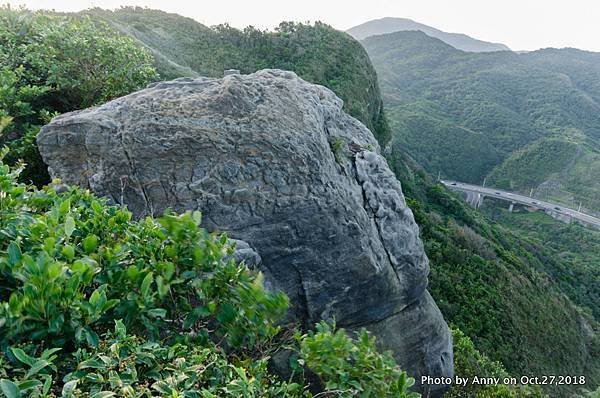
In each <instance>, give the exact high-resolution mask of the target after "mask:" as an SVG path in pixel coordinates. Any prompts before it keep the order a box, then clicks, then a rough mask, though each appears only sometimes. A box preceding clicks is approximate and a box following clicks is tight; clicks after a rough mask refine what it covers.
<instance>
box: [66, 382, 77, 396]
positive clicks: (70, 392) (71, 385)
mask: <svg viewBox="0 0 600 398" xmlns="http://www.w3.org/2000/svg"><path fill="white" fill-rule="evenodd" d="M78 381H79V380H71V381H68V382H66V383H65V385H64V386H63V389H62V396H63V398H70V397H72V396H73V391H75V388H76V387H77V382H78Z"/></svg>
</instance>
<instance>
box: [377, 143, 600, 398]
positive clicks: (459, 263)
mask: <svg viewBox="0 0 600 398" xmlns="http://www.w3.org/2000/svg"><path fill="white" fill-rule="evenodd" d="M388 161H389V162H390V165H391V166H392V168H393V170H394V171H395V173H396V175H397V176H398V178H399V180H400V181H401V183H402V189H403V191H404V193H405V195H406V197H407V203H408V204H409V206H411V208H412V210H413V213H414V215H415V218H416V220H417V223H418V224H419V225H420V227H421V236H422V239H423V240H424V243H425V250H426V252H427V255H428V256H429V259H430V261H431V274H430V277H429V280H430V290H431V293H432V296H433V297H434V298H435V300H436V302H437V304H438V306H439V307H440V309H441V310H442V313H443V314H444V317H445V318H446V320H448V322H451V323H453V324H455V325H456V326H457V327H458V328H460V330H461V331H462V332H464V334H465V335H466V336H469V337H470V338H471V339H472V341H473V344H474V347H475V348H476V349H477V350H479V351H480V352H481V353H482V354H484V355H485V356H487V357H489V358H490V359H491V360H493V361H498V362H500V363H501V364H502V365H503V366H504V367H505V368H506V370H507V371H508V372H509V373H510V374H511V375H513V376H520V375H524V374H534V375H544V374H577V375H585V376H586V377H587V379H586V380H587V383H586V385H585V386H562V387H548V386H546V390H547V392H548V393H549V394H551V396H571V395H572V394H573V393H574V391H578V390H579V391H583V390H584V389H588V390H590V389H591V390H593V389H595V388H597V387H598V385H599V383H600V361H599V360H598V358H600V325H599V324H598V320H599V318H597V310H596V309H597V308H599V307H600V301H598V297H597V296H594V295H593V294H590V293H592V292H594V291H595V290H597V289H596V287H595V286H596V282H594V281H597V278H598V273H599V270H598V267H597V263H594V262H590V263H587V264H586V261H587V260H593V258H594V257H597V248H598V246H597V243H594V242H595V238H591V236H595V235H589V236H588V235H583V236H587V238H586V239H588V242H589V245H588V246H582V247H581V248H580V250H581V253H582V254H581V255H580V256H584V257H585V259H582V258H581V257H578V258H577V257H576V256H575V255H572V256H573V257H570V256H567V255H565V256H557V255H556V254H557V251H556V250H555V249H553V248H551V247H548V246H547V244H546V242H545V241H544V240H543V239H544V238H549V235H550V234H552V232H547V234H548V235H547V236H546V237H544V236H539V237H538V238H537V239H531V238H521V237H520V236H519V235H518V234H516V233H514V232H512V231H511V230H510V229H508V228H506V227H504V226H502V225H500V224H495V223H492V222H490V221H489V220H488V219H487V218H486V217H485V216H483V215H481V214H480V213H478V212H476V211H475V210H473V209H471V208H469V207H468V206H467V205H466V203H465V202H464V201H462V200H461V199H460V198H458V197H456V196H455V195H454V194H451V193H449V192H448V191H447V190H445V189H444V188H443V187H442V186H441V185H439V184H436V182H435V181H434V180H433V179H432V178H431V177H430V176H429V175H428V174H427V173H426V172H425V171H424V170H423V169H421V168H420V167H419V166H417V165H416V164H415V163H414V161H412V160H411V159H410V157H409V156H408V155H406V154H405V152H403V148H402V147H400V146H399V145H397V146H394V147H393V150H392V153H391V155H389V156H388ZM517 232H519V231H518V230H517ZM557 233H559V232H557ZM573 238H575V239H576V238H577V237H576V236H573ZM576 242H577V241H573V242H572V244H573V245H577V243H576ZM573 250H575V249H573ZM567 275H568V276H569V277H568V278H567V277H565V276H567ZM576 304H578V305H580V306H581V307H583V308H580V307H579V306H578V305H576ZM456 349H457V346H456V342H455V350H456ZM459 358H460V357H457V360H456V361H455V364H458V363H460V359H459ZM516 396H520V395H519V393H517V395H516Z"/></svg>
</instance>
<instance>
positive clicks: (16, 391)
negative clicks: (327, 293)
mask: <svg viewBox="0 0 600 398" xmlns="http://www.w3.org/2000/svg"><path fill="white" fill-rule="evenodd" d="M5 153H6V150H4V151H3V152H2V153H1V154H0V192H1V194H0V216H1V217H0V237H1V240H0V349H1V351H0V389H1V390H2V391H3V393H4V395H6V396H7V397H9V398H12V397H24V396H32V397H48V396H59V395H60V396H63V397H74V396H92V397H111V396H124V397H151V396H171V397H203V398H208V397H220V396H239V397H282V396H286V397H310V396H311V393H310V392H309V390H308V385H307V384H308V383H307V382H306V381H305V380H304V371H305V370H306V371H310V372H313V373H315V374H317V375H318V376H319V377H320V379H321V381H322V384H323V386H324V388H325V391H324V392H323V394H327V396H340V397H349V396H362V397H370V396H373V397H375V396H377V397H380V396H381V397H383V396H394V397H396V396H405V395H406V394H407V393H406V388H408V387H410V386H411V385H412V382H413V381H412V380H411V379H408V377H407V376H406V374H405V373H403V372H401V371H400V370H399V369H398V367H397V365H396V364H395V363H394V361H393V359H392V358H391V357H390V356H389V355H388V354H384V355H381V354H379V353H377V351H376V350H375V346H374V341H373V339H372V338H370V337H369V336H368V334H367V333H366V332H362V333H361V334H360V335H359V339H358V340H357V341H353V340H352V339H351V338H350V337H348V336H347V335H346V334H345V333H344V332H343V331H334V330H333V329H332V328H330V327H329V326H327V325H326V324H320V325H318V326H317V332H316V333H313V332H309V333H308V335H305V336H302V335H300V334H299V333H296V335H297V338H298V340H297V342H291V343H288V342H286V341H285V339H284V338H283V337H281V336H279V335H278V333H279V332H280V330H282V327H281V326H278V323H279V322H280V321H281V320H282V317H283V315H284V313H285V310H286V308H287V305H288V300H287V297H286V296H285V295H284V294H282V293H271V292H268V291H266V290H265V289H264V288H263V286H262V276H261V274H260V273H257V272H255V271H251V270H249V269H248V268H247V267H246V266H245V265H244V264H243V263H241V264H240V263H235V262H234V261H233V260H232V259H231V252H232V250H233V247H232V245H231V244H230V243H229V242H228V240H227V237H226V236H225V235H215V234H209V233H207V232H206V231H205V230H203V229H202V228H200V227H199V223H200V214H199V213H197V212H193V213H185V214H182V215H174V214H169V213H167V214H165V215H163V216H161V217H160V218H158V219H156V220H154V219H151V218H146V219H143V220H140V221H133V220H132V219H131V213H129V212H128V211H127V210H126V209H124V208H120V207H116V206H108V205H107V204H106V203H105V202H104V201H102V200H100V199H97V198H96V197H94V196H93V195H92V194H91V193H90V192H89V191H85V190H80V189H77V188H72V189H70V190H68V191H65V192H61V193H59V192H57V190H56V189H55V188H53V186H50V187H45V188H44V189H36V188H33V187H30V186H27V185H25V184H23V183H19V182H18V178H19V173H20V172H21V171H22V167H21V168H11V167H9V166H8V165H5V164H3V163H2V161H1V159H2V156H3V155H4V154H5ZM292 333H293V330H287V333H286V335H290V334H292ZM282 349H291V350H293V351H297V352H298V354H297V355H296V356H295V358H297V361H296V364H298V363H302V364H305V365H306V366H305V368H302V367H298V366H296V367H295V371H294V372H293V374H292V375H291V378H290V380H288V381H283V380H281V379H280V378H279V377H278V376H276V375H273V374H271V373H269V372H268V370H267V369H268V368H267V365H268V363H269V360H270V356H271V354H272V353H275V352H277V351H279V350H282ZM336 366H337V367H339V368H338V369H335V367H336ZM397 394H404V395H397ZM406 396H409V395H406Z"/></svg>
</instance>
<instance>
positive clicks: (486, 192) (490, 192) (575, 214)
mask: <svg viewBox="0 0 600 398" xmlns="http://www.w3.org/2000/svg"><path fill="white" fill-rule="evenodd" d="M440 182H441V183H442V184H444V185H445V186H447V187H448V188H450V189H455V190H458V191H463V192H466V193H467V195H469V193H475V194H481V195H483V196H487V197H491V198H497V199H502V200H506V201H509V202H513V203H520V204H524V205H528V206H531V207H536V208H538V209H542V210H545V211H548V212H552V213H555V214H559V215H563V216H568V217H571V218H574V219H576V220H579V221H582V222H584V223H586V224H590V225H593V226H595V227H597V228H600V218H596V217H593V216H590V215H588V214H585V213H581V212H579V211H577V210H573V209H569V208H568V207H564V206H562V205H558V204H556V203H550V202H545V201H543V200H539V199H535V198H530V197H529V196H524V195H521V194H517V193H513V192H508V191H503V190H500V189H495V188H485V187H482V186H479V185H472V184H465V183H463V182H458V181H448V180H441V181H440Z"/></svg>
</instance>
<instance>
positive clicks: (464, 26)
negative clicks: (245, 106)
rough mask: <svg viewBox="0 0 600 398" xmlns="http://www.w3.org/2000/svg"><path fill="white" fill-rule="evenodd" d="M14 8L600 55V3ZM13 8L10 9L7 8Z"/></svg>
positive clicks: (244, 2) (26, 0) (63, 3)
mask: <svg viewBox="0 0 600 398" xmlns="http://www.w3.org/2000/svg"><path fill="white" fill-rule="evenodd" d="M8 2H9V3H10V4H12V5H19V4H25V5H26V6H28V7H29V8H34V9H38V8H50V9H56V10H61V11H78V10H81V9H85V8H89V7H102V8H117V7H119V6H121V5H139V6H147V7H150V8H159V9H161V10H164V11H169V12H176V13H178V14H182V15H185V16H188V17H192V18H194V19H196V20H197V21H199V22H202V23H204V24H207V25H215V24H219V23H223V22H228V23H229V24H230V25H232V26H235V27H244V26H247V25H254V26H256V27H259V28H263V29H264V28H272V27H274V26H276V25H277V24H278V23H279V22H281V21H283V20H293V21H302V22H304V21H316V20H320V21H323V22H327V23H329V24H331V25H333V26H334V27H336V28H338V29H343V30H345V29H348V28H350V27H352V26H354V25H358V24H360V23H362V22H365V21H368V20H370V19H374V18H381V17H402V18H410V19H414V20H415V21H418V22H421V23H424V24H427V25H431V26H433V27H436V28H438V29H441V30H444V31H447V32H459V33H466V34H468V35H470V36H473V37H476V38H478V39H482V40H488V41H494V42H501V43H504V44H506V45H508V46H509V47H510V48H512V49H513V50H534V49H538V48H543V47H577V48H581V49H586V50H592V51H600V1H598V0H360V1H359V0H294V1H282V0H254V1H252V0H216V1H215V0H196V1H183V0H138V1H136V0H77V1H69V0H9V1H8ZM3 3H5V2H3Z"/></svg>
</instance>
